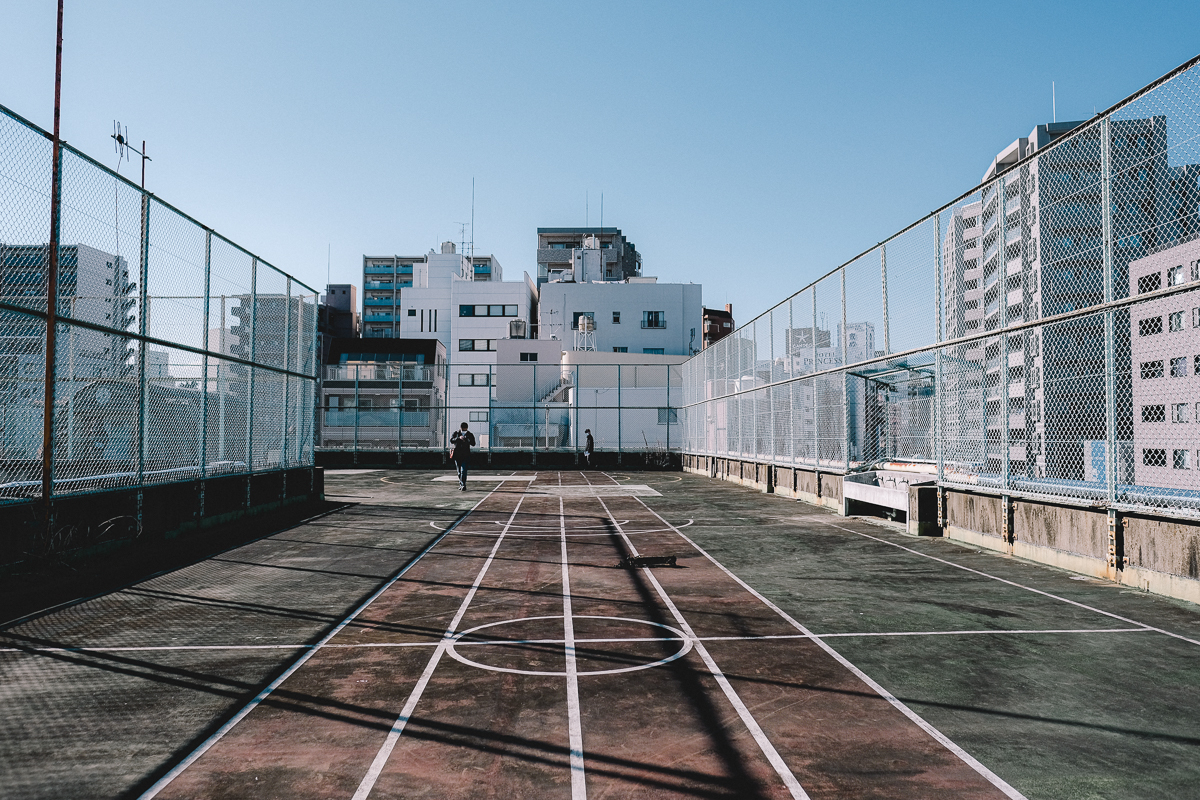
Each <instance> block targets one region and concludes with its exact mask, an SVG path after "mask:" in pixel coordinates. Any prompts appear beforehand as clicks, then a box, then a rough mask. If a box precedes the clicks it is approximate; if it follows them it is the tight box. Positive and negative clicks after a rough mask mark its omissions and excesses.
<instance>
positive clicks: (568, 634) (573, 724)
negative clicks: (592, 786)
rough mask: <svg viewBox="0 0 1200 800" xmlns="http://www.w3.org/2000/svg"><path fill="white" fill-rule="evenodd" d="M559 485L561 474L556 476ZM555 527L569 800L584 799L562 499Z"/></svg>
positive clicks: (580, 725)
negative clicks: (559, 559) (558, 536)
mask: <svg viewBox="0 0 1200 800" xmlns="http://www.w3.org/2000/svg"><path fill="white" fill-rule="evenodd" d="M558 482H559V484H560V485H561V484H562V473H561V472H560V473H558ZM558 526H559V530H560V532H561V534H562V538H561V539H560V540H559V550H560V552H561V553H562V596H563V650H564V652H565V653H566V661H567V663H566V671H567V731H568V737H567V738H568V739H569V740H570V743H571V800H585V798H586V797H587V781H586V778H585V774H584V771H583V723H582V722H581V721H580V718H579V673H578V671H577V666H576V664H575V622H574V620H572V618H571V570H570V562H568V561H567V515H566V513H565V512H564V510H563V499H562V498H561V497H560V498H558Z"/></svg>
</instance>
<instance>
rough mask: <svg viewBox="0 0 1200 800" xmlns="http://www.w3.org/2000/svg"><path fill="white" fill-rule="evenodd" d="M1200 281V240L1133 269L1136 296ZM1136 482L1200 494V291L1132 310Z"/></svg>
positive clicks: (1138, 263)
mask: <svg viewBox="0 0 1200 800" xmlns="http://www.w3.org/2000/svg"><path fill="white" fill-rule="evenodd" d="M1197 282H1200V241H1196V240H1194V239H1193V240H1192V241H1190V242H1187V243H1185V244H1180V245H1176V246H1174V247H1169V248H1167V249H1166V250H1162V251H1160V252H1158V253H1154V254H1153V255H1149V256H1146V257H1145V258H1140V259H1137V260H1136V261H1132V262H1130V264H1129V292H1130V294H1146V293H1147V292H1153V291H1156V290H1158V289H1163V288H1166V287H1169V286H1181V285H1184V284H1188V283H1197ZM1129 341H1130V352H1131V362H1132V366H1133V370H1132V371H1133V375H1132V379H1133V454H1134V464H1133V473H1134V478H1135V480H1134V482H1135V483H1137V484H1139V485H1142V486H1160V487H1164V488H1168V489H1190V490H1193V491H1195V490H1198V489H1200V289H1198V290H1197V291H1193V292H1184V293H1182V294H1176V295H1173V296H1171V297H1167V298H1163V299H1161V300H1149V301H1147V302H1145V303H1139V304H1138V305H1135V306H1133V307H1132V308H1131V309H1130V313H1129Z"/></svg>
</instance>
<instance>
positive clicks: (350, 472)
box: [325, 469, 383, 475]
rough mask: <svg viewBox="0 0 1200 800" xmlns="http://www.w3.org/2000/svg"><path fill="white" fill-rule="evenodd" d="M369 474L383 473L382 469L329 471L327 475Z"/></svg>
mask: <svg viewBox="0 0 1200 800" xmlns="http://www.w3.org/2000/svg"><path fill="white" fill-rule="evenodd" d="M368 472H383V470H381V469H327V470H325V474H326V475H366V474H367V473H368Z"/></svg>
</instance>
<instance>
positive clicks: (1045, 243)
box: [942, 117, 1196, 483]
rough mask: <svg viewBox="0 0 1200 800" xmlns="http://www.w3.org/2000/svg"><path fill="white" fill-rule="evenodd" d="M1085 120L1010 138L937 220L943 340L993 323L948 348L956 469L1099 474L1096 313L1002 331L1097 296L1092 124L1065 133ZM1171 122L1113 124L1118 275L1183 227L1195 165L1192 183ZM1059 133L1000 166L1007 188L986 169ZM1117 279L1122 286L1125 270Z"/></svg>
mask: <svg viewBox="0 0 1200 800" xmlns="http://www.w3.org/2000/svg"><path fill="white" fill-rule="evenodd" d="M1081 124H1082V123H1079V122H1063V123H1053V124H1050V125H1039V126H1037V127H1036V128H1034V130H1033V131H1031V132H1030V134H1029V136H1028V137H1023V138H1021V139H1018V140H1017V141H1015V142H1013V144H1011V145H1010V146H1009V147H1007V148H1005V149H1004V150H1003V151H1002V152H1001V153H999V154H998V155H997V156H996V158H995V159H993V161H992V163H991V165H990V166H989V168H988V170H987V171H986V172H985V174H984V176H983V184H984V185H983V188H982V190H981V192H980V194H979V195H978V198H979V199H977V200H975V201H973V202H970V203H967V204H964V205H962V206H960V207H958V208H956V209H954V210H953V212H952V213H951V214H950V215H949V216H948V218H947V219H946V220H945V222H944V225H945V229H944V231H943V240H942V255H943V287H944V295H943V308H942V312H943V315H944V316H943V319H944V324H945V337H946V338H947V339H954V338H957V337H960V336H967V335H971V334H975V333H982V332H987V331H996V332H997V335H996V336H995V337H992V338H988V339H984V340H977V341H975V342H973V343H971V344H968V345H964V346H960V347H956V348H950V349H947V350H946V351H944V353H943V358H944V359H945V360H944V381H943V395H944V398H945V406H944V412H945V413H944V417H943V425H944V428H943V433H944V437H945V441H946V442H947V451H946V459H947V463H948V469H949V470H951V471H952V472H954V471H962V472H964V473H975V472H978V473H982V474H990V475H998V474H1002V473H1003V472H1004V470H1005V468H1007V470H1008V474H1009V475H1010V476H1012V477H1013V478H1015V479H1020V478H1022V477H1028V478H1036V479H1046V478H1048V479H1055V480H1080V481H1085V480H1091V481H1093V482H1094V481H1096V480H1097V478H1096V476H1095V474H1094V473H1095V470H1094V469H1093V468H1092V467H1091V466H1090V465H1091V464H1092V463H1093V461H1094V460H1095V457H1096V447H1095V445H1102V444H1103V442H1104V441H1105V440H1106V433H1107V432H1106V429H1105V425H1106V423H1105V412H1104V408H1105V394H1104V393H1105V388H1104V378H1103V376H1104V372H1105V361H1104V358H1105V354H1104V324H1103V318H1102V316H1101V315H1095V316H1091V317H1084V318H1079V319H1076V320H1074V321H1072V322H1069V323H1064V324H1060V325H1056V326H1054V327H1053V328H1046V329H1037V328H1034V329H1028V330H1026V331H1024V332H1018V333H1012V334H1008V335H1005V336H1001V335H999V331H1000V329H1001V328H1003V327H1004V326H1006V325H1012V324H1016V323H1020V322H1028V321H1035V320H1039V319H1042V318H1044V317H1048V316H1052V315H1055V314H1061V313H1064V312H1068V311H1074V310H1077V309H1081V308H1087V307H1090V306H1095V305H1098V304H1099V303H1101V302H1102V301H1103V299H1104V282H1105V281H1104V277H1105V276H1104V258H1103V252H1104V247H1103V241H1102V231H1101V219H1102V208H1101V181H1100V152H1101V146H1100V144H1101V143H1100V131H1101V128H1100V126H1096V125H1093V126H1090V127H1088V128H1086V129H1084V130H1080V131H1076V132H1074V133H1072V131H1074V129H1075V128H1077V127H1079V126H1080V125H1081ZM1166 126H1167V122H1166V118H1165V117H1152V118H1146V119H1127V120H1116V121H1113V122H1112V123H1111V125H1110V136H1111V139H1110V142H1109V149H1110V152H1111V159H1112V160H1111V173H1112V183H1111V190H1110V192H1111V194H1110V199H1111V202H1112V209H1113V213H1112V216H1111V219H1112V237H1113V247H1112V262H1113V269H1114V272H1115V274H1116V275H1117V276H1122V270H1123V268H1124V265H1127V264H1129V263H1131V262H1133V261H1135V260H1137V259H1139V258H1142V257H1143V256H1145V255H1146V254H1147V253H1150V252H1153V251H1154V250H1155V249H1157V248H1159V247H1161V246H1162V245H1163V244H1164V243H1168V242H1170V241H1172V240H1177V239H1179V238H1180V237H1183V236H1186V235H1188V234H1190V233H1191V231H1188V230H1185V229H1184V227H1182V226H1186V225H1187V224H1188V222H1187V220H1189V219H1190V217H1189V216H1188V215H1186V214H1180V213H1177V210H1178V208H1179V206H1180V204H1181V203H1182V202H1183V199H1184V197H1185V194H1186V192H1187V191H1189V190H1187V189H1186V186H1187V185H1188V183H1189V181H1187V180H1183V178H1184V177H1185V175H1191V178H1190V185H1191V186H1193V187H1194V186H1195V175H1194V170H1195V169H1196V168H1195V167H1194V166H1179V167H1172V166H1170V164H1169V163H1168V159H1167V135H1166V133H1167V132H1166ZM1068 136H1069V138H1067V139H1066V140H1065V141H1062V142H1061V143H1060V144H1058V145H1057V146H1055V147H1053V148H1052V149H1050V150H1048V151H1047V152H1045V153H1042V154H1041V155H1040V156H1039V157H1038V158H1037V159H1029V160H1027V161H1025V162H1024V163H1022V164H1021V166H1020V167H1018V168H1017V169H1015V170H1012V171H1011V172H1009V173H1008V174H1007V175H1006V176H1005V177H1004V179H1003V187H1001V185H1000V182H998V181H995V180H994V178H995V177H996V175H997V174H998V173H1000V172H1003V171H1004V170H1005V169H1008V168H1009V167H1011V166H1012V165H1014V164H1016V163H1017V162H1018V161H1020V160H1021V159H1025V158H1026V157H1027V156H1029V155H1031V154H1034V153H1037V152H1039V151H1041V150H1042V149H1043V148H1046V147H1047V146H1049V145H1050V144H1053V143H1054V142H1056V141H1057V140H1059V139H1063V138H1064V137H1068ZM1189 171H1192V172H1189ZM1115 283H1116V289H1117V296H1120V292H1122V291H1124V279H1123V277H1118V278H1117V279H1116V280H1115ZM1122 335H1127V334H1122ZM1127 391H1128V385H1127V384H1123V385H1122V386H1119V387H1118V392H1119V393H1122V396H1125V397H1127V396H1128V395H1126V394H1123V393H1125V392H1127ZM1126 436H1127V434H1126ZM1006 445H1007V450H1005V446H1006ZM1126 446H1127V445H1126ZM1085 451H1086V452H1085ZM1100 457H1101V460H1102V461H1103V453H1101V454H1100ZM1118 462H1119V463H1118V469H1117V481H1118V482H1119V483H1126V482H1129V481H1131V480H1132V477H1133V476H1132V465H1131V464H1128V463H1125V462H1126V459H1125V458H1118Z"/></svg>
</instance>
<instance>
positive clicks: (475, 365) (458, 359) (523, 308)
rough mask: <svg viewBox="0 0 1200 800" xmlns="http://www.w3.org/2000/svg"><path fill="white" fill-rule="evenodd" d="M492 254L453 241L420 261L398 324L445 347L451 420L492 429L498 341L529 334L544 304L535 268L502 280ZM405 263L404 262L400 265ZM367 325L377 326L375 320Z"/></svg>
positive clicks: (403, 294)
mask: <svg viewBox="0 0 1200 800" xmlns="http://www.w3.org/2000/svg"><path fill="white" fill-rule="evenodd" d="M486 259H487V263H482V262H481V261H480V259H479V258H476V259H474V260H473V259H471V258H470V257H468V256H466V255H463V254H461V253H458V252H456V248H455V246H454V244H453V243H452V242H445V243H443V244H442V252H440V253H429V254H427V255H426V256H425V257H424V259H423V260H420V261H416V260H414V261H413V262H412V264H411V267H412V273H411V280H410V281H406V282H405V283H408V284H410V285H406V286H405V287H404V288H402V289H399V290H397V291H396V298H395V300H394V303H393V306H392V308H393V312H392V313H393V316H394V318H395V320H396V322H395V323H394V324H393V327H392V329H391V330H392V334H391V335H393V336H397V337H402V338H405V339H438V340H439V341H441V342H442V344H443V345H445V348H446V354H447V360H448V361H449V363H450V369H449V376H448V381H449V404H450V411H449V413H450V422H451V423H453V424H457V423H458V422H467V423H468V424H471V423H476V424H474V425H472V427H473V428H476V427H478V428H484V429H485V428H486V425H485V423H486V422H487V421H488V418H487V417H488V409H489V392H490V384H491V380H492V378H491V375H492V374H493V372H494V370H495V365H496V363H497V359H496V351H497V347H498V343H499V342H500V341H501V340H503V339H507V338H509V337H510V336H513V335H519V336H522V337H523V336H527V335H528V330H529V322H530V320H531V318H533V317H534V315H535V314H536V309H537V287H536V285H535V284H534V282H533V280H532V279H531V278H530V277H529V275H528V274H525V276H524V280H521V281H508V282H505V281H502V280H501V278H502V277H503V272H502V270H501V268H500V265H499V263H498V262H497V261H496V260H495V258H494V257H492V256H488V257H486ZM403 266H404V265H403V263H398V265H397V269H398V270H399V269H402V268H403ZM485 269H486V271H483V270H485ZM397 274H399V273H397ZM513 323H516V325H513ZM365 324H366V325H367V327H368V330H369V328H370V325H371V323H370V322H369V321H368V322H366V323H365ZM381 335H382V334H381ZM481 444H486V442H481Z"/></svg>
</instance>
